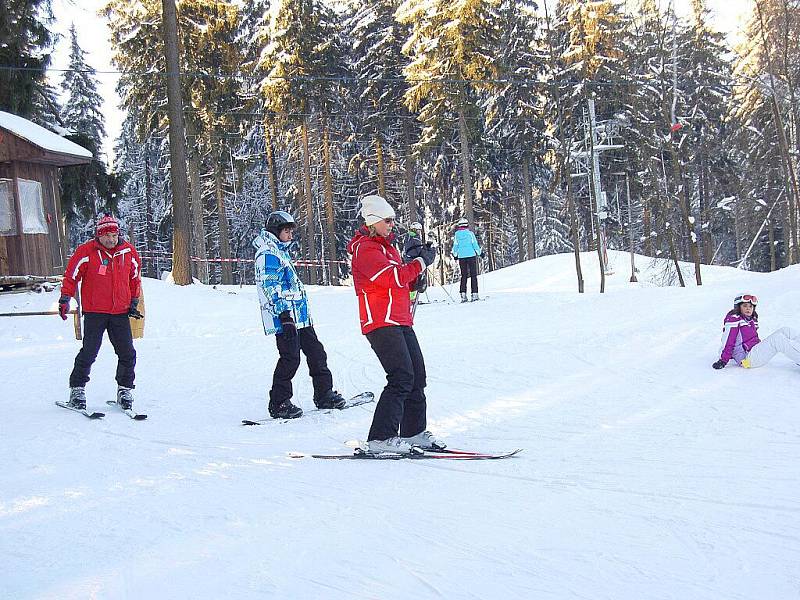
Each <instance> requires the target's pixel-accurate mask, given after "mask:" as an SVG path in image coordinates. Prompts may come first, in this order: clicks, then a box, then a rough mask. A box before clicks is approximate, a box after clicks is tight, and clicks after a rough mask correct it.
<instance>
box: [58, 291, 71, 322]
mask: <svg viewBox="0 0 800 600" xmlns="http://www.w3.org/2000/svg"><path fill="white" fill-rule="evenodd" d="M68 312H69V296H61V298H59V299H58V316H60V317H61V318H62V319H63V320H64V321H66V320H67V313H68Z"/></svg>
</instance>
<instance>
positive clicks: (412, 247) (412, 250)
mask: <svg viewBox="0 0 800 600" xmlns="http://www.w3.org/2000/svg"><path fill="white" fill-rule="evenodd" d="M424 247H425V244H423V243H422V240H421V239H419V238H418V237H413V238H410V239H409V240H408V241H407V242H406V247H405V248H404V249H403V257H404V258H405V260H406V262H411V261H412V260H414V259H415V258H417V257H418V256H419V255H420V252H421V251H422V249H423V248H424Z"/></svg>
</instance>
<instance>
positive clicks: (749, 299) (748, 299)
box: [733, 294, 758, 306]
mask: <svg viewBox="0 0 800 600" xmlns="http://www.w3.org/2000/svg"><path fill="white" fill-rule="evenodd" d="M742 302H749V303H750V304H752V305H753V306H755V305H756V304H758V298H756V297H755V296H754V295H753V294H741V295H740V296H736V299H735V300H734V301H733V305H734V306H736V305H737V304H741V303H742Z"/></svg>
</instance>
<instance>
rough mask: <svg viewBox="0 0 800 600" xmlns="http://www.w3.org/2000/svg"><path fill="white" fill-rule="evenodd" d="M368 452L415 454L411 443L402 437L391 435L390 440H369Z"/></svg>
mask: <svg viewBox="0 0 800 600" xmlns="http://www.w3.org/2000/svg"><path fill="white" fill-rule="evenodd" d="M367 452H369V453H370V454H383V453H384V452H386V453H389V454H413V452H414V451H413V450H412V449H411V444H409V443H408V442H407V441H406V440H404V439H403V438H400V437H391V438H389V439H388V440H369V441H368V442H367Z"/></svg>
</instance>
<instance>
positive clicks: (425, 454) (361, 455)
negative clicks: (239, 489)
mask: <svg viewBox="0 0 800 600" xmlns="http://www.w3.org/2000/svg"><path fill="white" fill-rule="evenodd" d="M413 450H414V451H413V452H412V453H411V454H400V453H398V452H378V453H373V452H370V451H369V450H366V449H364V448H356V449H355V451H354V452H353V453H352V454H302V453H296V452H295V453H290V454H289V456H290V458H304V457H306V456H310V457H311V458H321V459H324V460H426V459H447V460H501V459H503V458H511V457H512V456H515V455H517V454H519V453H520V452H522V448H518V449H516V450H512V451H511V452H473V451H471V450H456V449H453V448H431V449H428V450H422V449H420V448H414V449H413Z"/></svg>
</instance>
